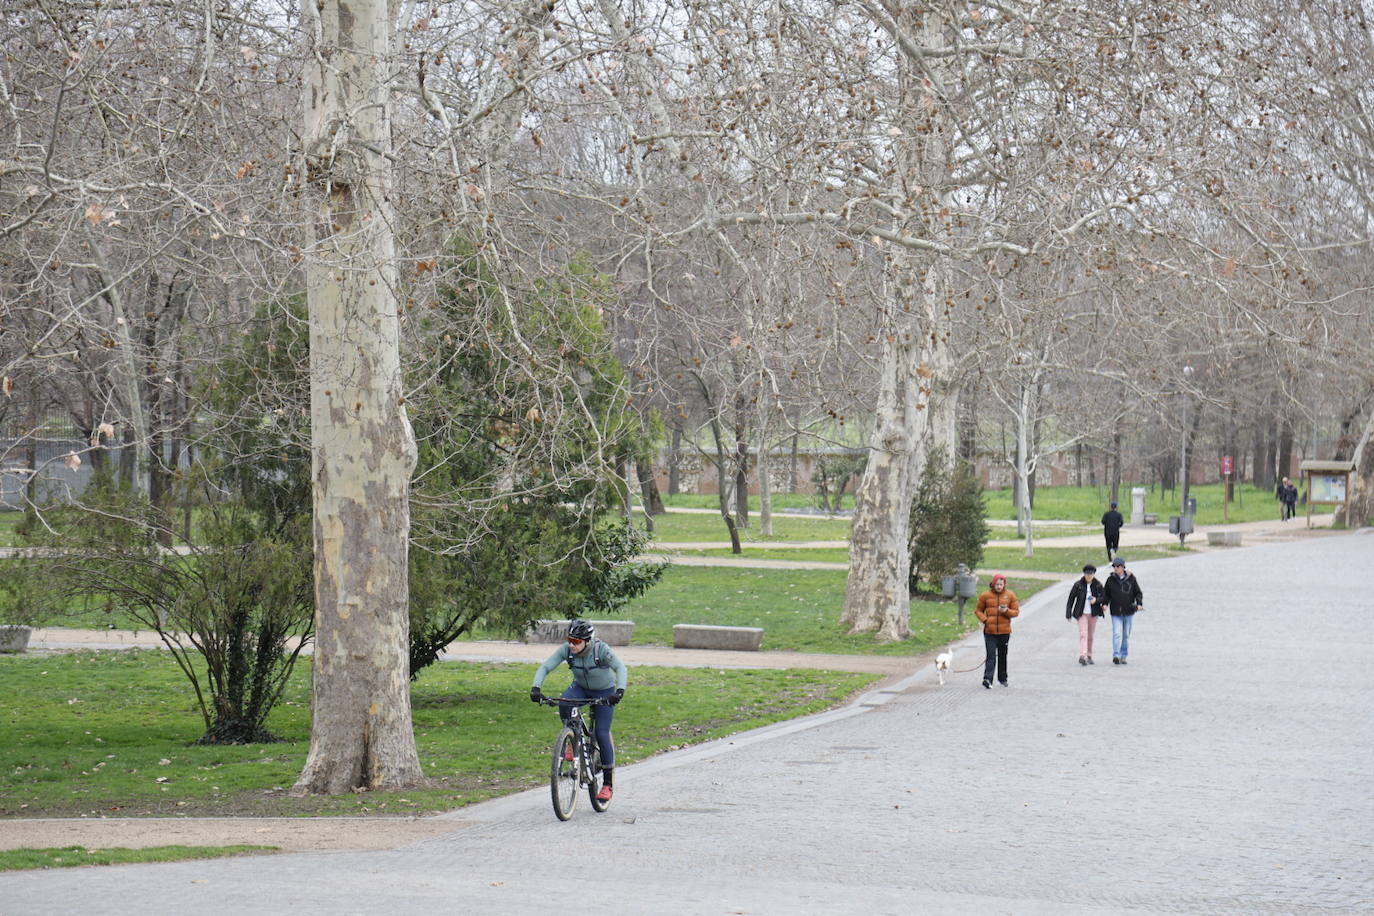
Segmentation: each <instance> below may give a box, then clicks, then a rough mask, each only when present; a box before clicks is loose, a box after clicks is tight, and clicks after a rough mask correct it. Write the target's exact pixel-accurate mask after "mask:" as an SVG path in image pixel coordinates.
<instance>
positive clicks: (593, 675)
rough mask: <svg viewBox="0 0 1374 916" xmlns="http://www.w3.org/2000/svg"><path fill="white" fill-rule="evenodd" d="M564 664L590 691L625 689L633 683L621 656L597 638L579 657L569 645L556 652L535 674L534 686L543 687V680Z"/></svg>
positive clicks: (575, 678)
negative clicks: (570, 649) (613, 688)
mask: <svg viewBox="0 0 1374 916" xmlns="http://www.w3.org/2000/svg"><path fill="white" fill-rule="evenodd" d="M563 664H566V665H567V666H568V667H569V668H571V669H572V676H573V681H574V682H575V683H577V684H578V685H579V686H581V687H584V688H586V689H587V690H610V689H611V688H612V687H619V688H620V689H621V690H624V689H625V685H626V684H627V683H629V680H630V671H629V669H628V668H626V667H625V663H624V662H622V661H621V660H620V656H618V655H616V654H615V651H614V650H613V649H611V647H610V646H608V645H606V644H605V643H604V642H602V641H601V640H599V639H594V640H592V641H591V642H590V643H588V644H587V648H585V649H583V650H582V651H581V652H579V653H577V654H576V655H573V654H572V652H571V651H569V649H568V644H567V643H563V645H561V646H559V647H558V648H557V649H554V650H553V654H552V655H550V656H549V657H548V658H546V659H544V664H542V665H540V666H539V670H538V671H536V672H534V686H535V687H542V686H543V685H544V678H546V677H548V676H549V675H550V674H552V673H553V669H555V668H557V667H558V666H559V665H563Z"/></svg>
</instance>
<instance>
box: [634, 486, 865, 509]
mask: <svg viewBox="0 0 1374 916" xmlns="http://www.w3.org/2000/svg"><path fill="white" fill-rule="evenodd" d="M849 486H850V490H851V491H852V490H853V488H854V485H853V484H852V483H851V484H850V485H849ZM661 496H662V498H663V504H664V505H665V506H671V507H673V508H679V509H713V510H716V511H719V510H720V497H718V496H716V494H714V493H678V494H676V495H675V496H669V495H668V494H667V493H663V494H661ZM771 501H772V503H773V511H774V512H793V511H803V512H817V511H819V510H820V507H821V504H820V502H819V501H818V500H817V498H816V496H815V495H814V494H811V493H774V494H773V496H772V500H771ZM635 505H636V506H638V505H640V502H639V500H638V498H636V500H635ZM853 509H854V494H853V493H852V492H847V493H845V495H844V499H843V500H842V501H841V503H840V510H841V511H846V510H848V511H853ZM758 511H759V497H758V494H757V493H753V494H750V496H749V512H750V513H751V514H755V515H756V514H758Z"/></svg>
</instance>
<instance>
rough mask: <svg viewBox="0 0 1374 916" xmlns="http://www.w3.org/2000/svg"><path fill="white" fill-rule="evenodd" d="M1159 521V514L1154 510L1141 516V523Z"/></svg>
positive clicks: (1147, 523) (1151, 523)
mask: <svg viewBox="0 0 1374 916" xmlns="http://www.w3.org/2000/svg"><path fill="white" fill-rule="evenodd" d="M1158 521H1159V515H1158V514H1156V513H1154V512H1146V513H1145V514H1144V515H1143V516H1142V517H1141V524H1145V525H1153V524H1155V523H1156V522H1158Z"/></svg>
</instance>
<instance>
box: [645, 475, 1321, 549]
mask: <svg viewBox="0 0 1374 916" xmlns="http://www.w3.org/2000/svg"><path fill="white" fill-rule="evenodd" d="M1133 486H1135V485H1134V484H1130V483H1123V484H1122V486H1121V490H1120V502H1121V507H1122V513H1123V514H1125V515H1127V516H1128V517H1129V515H1130V507H1131V488H1132V487H1133ZM1188 492H1189V495H1191V496H1193V497H1194V498H1196V499H1197V509H1198V514H1197V519H1196V521H1197V524H1199V525H1220V524H1222V523H1223V522H1256V521H1263V520H1265V519H1271V518H1278V516H1279V508H1278V502H1277V501H1276V500H1275V499H1274V493H1273V490H1269V489H1262V488H1259V487H1255V486H1252V485H1250V484H1235V485H1234V486H1232V488H1231V493H1232V497H1231V504H1230V508H1229V511H1228V512H1226V513H1223V502H1224V488H1223V486H1222V484H1220V483H1209V484H1199V485H1195V486H1192V487H1190V488H1189V491H1188ZM984 499H985V501H986V502H987V506H988V517H989V518H993V519H1015V518H1016V511H1015V510H1014V509H1013V508H1012V504H1011V489H1010V488H1006V489H1001V490H988V491H986V492H985V493H984ZM1110 499H1111V490H1110V489H1109V488H1108V487H1104V486H1099V487H1070V486H1063V487H1037V488H1036V490H1035V517H1036V518H1042V519H1055V520H1064V521H1073V520H1077V521H1081V522H1083V524H1084V525H1085V526H1086V528H1087V529H1088V530H1091V531H1099V530H1101V529H1100V524H1099V520H1100V519H1101V518H1102V513H1103V512H1106V511H1107V503H1108V501H1109V500H1110ZM1178 500H1179V493H1178V491H1177V490H1165V489H1163V488H1162V487H1153V488H1150V487H1146V494H1145V511H1147V512H1153V513H1155V514H1156V515H1158V516H1159V517H1160V518H1161V519H1164V520H1167V519H1168V517H1169V516H1171V515H1177V514H1178V511H1179V505H1178ZM664 503H665V504H666V505H668V506H673V507H684V508H701V509H716V508H718V507H719V501H718V500H717V498H716V497H715V496H714V495H698V494H689V493H681V494H678V495H677V496H671V497H664ZM815 506H816V501H815V498H814V497H812V496H808V495H803V494H799V493H798V494H788V493H778V494H774V496H773V511H775V512H784V511H786V510H787V508H788V507H795V508H814V507H815ZM844 508H845V509H846V510H853V508H854V500H853V497H852V496H849V497H846V499H845V504H844ZM1298 508H1299V510H1300V511H1303V507H1301V506H1299V507H1298ZM749 509H750V512H751V513H752V516H753V517H755V518H756V517H757V515H758V500H757V498H754V499H753V500H752V501H751V502H750V505H749ZM1323 511H1326V507H1323ZM1223 514H1226V515H1227V516H1228V517H1226V518H1223ZM714 521H715V524H716V526H717V527H718V528H719V529H720V532H721V537H719V538H712V540H724V539H725V537H724V532H725V526H724V525H723V524H722V523H721V522H720V520H719V519H715V520H714ZM778 523H779V524H780V523H781V520H778ZM1079 533H1081V532H1079ZM1037 536H1039V537H1048V536H1052V535H1051V534H1050V532H1048V531H1046V532H1043V533H1040V534H1038V535H1037ZM661 539H662V540H665V541H671V540H698V538H689V537H681V538H679V537H665V536H661ZM789 539H791V538H789ZM799 539H800V540H810V539H811V538H799ZM831 539H832V538H829V537H827V538H814V540H831Z"/></svg>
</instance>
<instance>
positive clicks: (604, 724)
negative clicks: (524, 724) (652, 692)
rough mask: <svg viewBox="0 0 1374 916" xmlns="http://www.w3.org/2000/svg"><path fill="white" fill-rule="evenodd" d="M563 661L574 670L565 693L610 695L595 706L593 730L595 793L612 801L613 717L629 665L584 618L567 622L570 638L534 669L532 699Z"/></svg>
mask: <svg viewBox="0 0 1374 916" xmlns="http://www.w3.org/2000/svg"><path fill="white" fill-rule="evenodd" d="M564 662H567V663H568V668H569V669H570V670H571V671H572V677H573V681H572V683H571V684H569V685H568V689H567V690H565V691H563V696H564V697H566V698H568V699H577V700H593V699H595V700H599V699H603V698H609V699H610V701H611V705H610V706H593V707H592V730H593V731H594V732H595V733H596V743H597V744H599V745H600V746H601V772H602V782H601V791H600V792H598V793H597V794H596V797H597V799H598V800H599V801H610V800H611V795H612V794H614V790H613V789H612V788H611V782H612V778H613V776H612V771H613V770H614V769H615V745H614V744H612V743H611V720H612V719H613V718H615V704H616V703H619V702H620V701H621V699H623V698H624V696H625V684H626V683H627V682H628V681H629V677H630V673H629V669H627V668H626V667H625V663H624V662H622V661H621V660H620V657H619V656H617V655H616V654H615V652H613V651H612V650H611V647H610V646H608V645H606V644H605V643H604V642H602V641H601V640H599V639H597V638H596V628H595V627H593V626H592V625H591V624H590V623H588V622H587V621H585V620H574V621H573V622H572V623H571V624H569V625H568V641H567V642H566V643H564V644H563V645H561V646H559V647H558V648H557V649H555V650H554V651H553V654H552V655H550V656H549V657H548V658H547V659H545V660H544V664H542V665H540V666H539V670H538V671H536V672H534V685H533V686H532V687H530V699H531V700H533V701H534V702H536V703H538V702H539V701H540V700H541V699H543V697H544V692H543V691H542V690H541V689H540V687H541V686H542V685H543V683H544V678H546V677H548V676H549V674H550V673H552V671H553V669H555V668H557V667H558V666H559V665H561V664H563V663H564ZM558 715H559V716H560V717H561V718H562V719H563V721H564V722H565V723H566V722H567V721H568V709H567V707H562V706H560V707H559V709H558Z"/></svg>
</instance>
